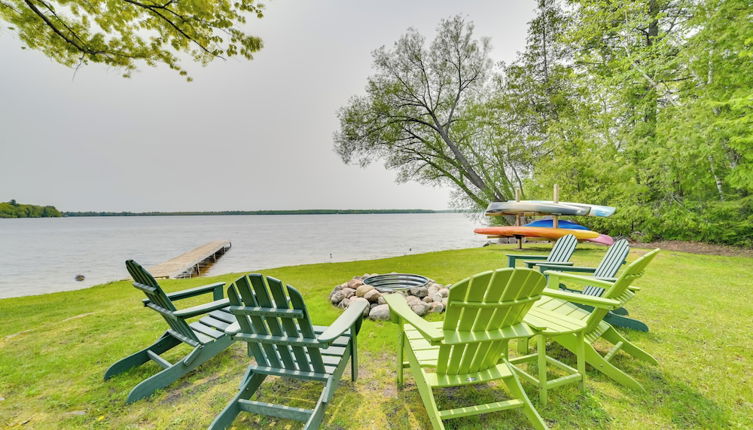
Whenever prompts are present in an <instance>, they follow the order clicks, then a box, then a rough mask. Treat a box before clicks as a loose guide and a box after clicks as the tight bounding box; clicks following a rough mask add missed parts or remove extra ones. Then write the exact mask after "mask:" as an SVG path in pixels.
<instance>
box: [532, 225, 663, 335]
mask: <svg viewBox="0 0 753 430" xmlns="http://www.w3.org/2000/svg"><path fill="white" fill-rule="evenodd" d="M629 253H630V245H629V244H628V241H627V240H625V239H620V240H618V241H616V242H615V243H614V244H612V246H610V247H609V249H607V252H606V254H604V258H602V259H601V261H600V262H599V265H598V266H596V267H580V266H562V265H558V264H553V263H549V264H539V265H537V266H538V267H539V270H541V272H542V273H543V272H544V271H546V270H556V271H559V272H580V273H591V274H592V276H593V277H595V278H598V279H603V280H606V281H615V279H616V278H615V276H616V275H617V271H619V269H620V266H622V265H623V264H624V263H625V262H626V260H625V259H626V258H627V256H628V254H629ZM560 288H561V289H563V290H565V291H573V292H579V293H582V294H585V295H587V296H596V297H601V295H602V294H604V289H603V288H601V287H597V286H594V285H587V286H586V287H585V288H583V290H571V289H569V288H567V286H565V285H560ZM576 305H578V306H580V307H582V308H583V309H587V310H591V309H593V307H592V306H587V305H581V304H578V303H576ZM627 315H628V311H627V309H625V308H619V309H614V310H611V311H609V313H608V314H607V315H606V316H605V317H604V320H605V321H606V322H608V323H609V324H612V325H613V326H615V327H624V328H629V329H633V330H638V331H646V332H647V331H648V326H647V325H646V324H645V323H643V322H641V321H638V320H636V319H633V318H629V317H628V316H627Z"/></svg>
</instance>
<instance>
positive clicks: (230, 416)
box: [209, 372, 267, 430]
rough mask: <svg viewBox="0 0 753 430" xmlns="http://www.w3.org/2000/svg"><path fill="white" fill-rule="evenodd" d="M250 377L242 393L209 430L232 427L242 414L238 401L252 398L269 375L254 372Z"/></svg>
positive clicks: (234, 398) (242, 388) (232, 401)
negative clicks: (236, 418) (237, 417)
mask: <svg viewBox="0 0 753 430" xmlns="http://www.w3.org/2000/svg"><path fill="white" fill-rule="evenodd" d="M247 373H249V372H247ZM250 375H251V376H250V377H249V378H248V379H246V383H245V384H243V386H242V387H241V389H240V392H238V394H237V395H236V396H235V397H233V399H232V400H231V401H230V403H228V404H227V406H225V409H223V410H222V412H220V414H219V415H217V416H216V417H215V418H214V421H212V424H210V425H209V430H220V429H226V428H228V427H230V425H231V424H232V423H233V420H235V417H236V416H238V413H240V411H241V408H240V406H238V400H239V399H244V398H245V399H250V398H251V396H253V395H254V393H255V392H256V390H257V389H258V388H259V386H260V385H261V383H262V382H263V381H264V379H265V378H266V377H267V375H262V374H259V373H253V372H250Z"/></svg>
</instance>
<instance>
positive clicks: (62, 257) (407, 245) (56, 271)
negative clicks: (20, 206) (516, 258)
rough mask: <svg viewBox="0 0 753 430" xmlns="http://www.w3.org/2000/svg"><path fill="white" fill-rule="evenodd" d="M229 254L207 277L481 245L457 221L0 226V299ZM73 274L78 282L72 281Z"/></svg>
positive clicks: (217, 220)
mask: <svg viewBox="0 0 753 430" xmlns="http://www.w3.org/2000/svg"><path fill="white" fill-rule="evenodd" d="M220 239H228V240H230V241H231V242H232V243H233V247H232V248H231V249H230V251H228V253H227V254H225V255H224V256H223V257H222V258H221V259H220V260H219V261H218V262H217V263H216V264H214V265H213V266H212V267H211V268H210V269H209V270H208V272H207V274H209V275H213V274H220V273H228V272H243V271H249V270H254V269H261V268H269V267H276V266H285V265H292V264H304V263H318V262H328V261H348V260H363V259H373V258H380V257H390V256H397V255H405V254H413V253H420V252H427V251H436V250H442V249H453V248H466V247H472V246H479V245H481V244H482V243H484V241H485V239H484V238H483V237H479V236H474V234H473V221H472V220H470V219H468V218H467V217H466V216H465V215H462V214H379V215H238V216H183V217H177V216H176V217H91V218H37V219H2V220H0V297H14V296H24V295H30V294H41V293H47V292H53V291H62V290H71V289H76V288H83V287H87V286H90V285H95V284H100V283H103V282H108V281H112V280H117V279H125V278H127V277H128V274H127V272H126V270H125V266H124V265H123V262H124V261H125V260H126V259H128V258H133V259H135V260H136V261H138V262H140V263H142V264H144V265H145V266H150V265H154V264H157V263H161V262H163V261H166V260H168V259H170V258H172V257H175V256H177V255H179V254H182V253H184V252H186V251H188V250H190V249H193V248H195V247H197V246H199V245H202V244H204V243H206V242H209V241H212V240H220ZM79 274H82V275H84V276H85V277H86V279H85V280H84V281H83V282H78V281H76V280H75V279H74V278H75V276H76V275H79Z"/></svg>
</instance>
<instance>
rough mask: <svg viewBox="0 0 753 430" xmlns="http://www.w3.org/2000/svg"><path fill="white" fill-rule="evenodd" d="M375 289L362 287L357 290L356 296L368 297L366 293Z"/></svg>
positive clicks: (368, 286)
mask: <svg viewBox="0 0 753 430" xmlns="http://www.w3.org/2000/svg"><path fill="white" fill-rule="evenodd" d="M373 289H374V287H372V286H371V285H361V286H360V287H358V288H356V296H357V297H363V296H365V295H366V293H368V292H369V291H371V290H373Z"/></svg>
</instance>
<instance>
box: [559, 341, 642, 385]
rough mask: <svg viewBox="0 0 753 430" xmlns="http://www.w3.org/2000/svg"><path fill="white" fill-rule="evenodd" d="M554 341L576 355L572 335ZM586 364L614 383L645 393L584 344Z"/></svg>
mask: <svg viewBox="0 0 753 430" xmlns="http://www.w3.org/2000/svg"><path fill="white" fill-rule="evenodd" d="M554 340H555V341H556V342H557V343H559V344H560V345H562V346H564V347H565V348H566V349H568V350H569V351H570V352H572V353H574V354H577V349H578V348H577V338H576V336H575V335H573V334H566V335H563V336H557V337H555V338H554ZM585 350H586V355H585V358H586V363H588V364H590V365H591V366H592V367H593V368H595V369H596V370H598V371H599V372H601V373H603V374H605V375H606V376H608V377H610V378H612V379H613V380H614V381H615V382H618V383H620V384H622V385H624V386H626V387H630V388H633V389H636V390H639V391H645V390H644V388H643V386H642V385H641V384H640V383H638V381H636V380H635V379H633V378H632V377H631V376H630V375H628V374H627V373H625V372H623V371H622V370H620V369H618V368H617V367H616V366H615V365H613V364H612V363H610V362H608V361H607V360H605V359H604V357H602V356H601V354H599V352H598V351H596V349H594V347H593V345H591V344H588V343H586V345H585Z"/></svg>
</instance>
